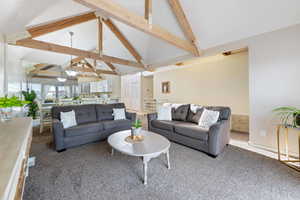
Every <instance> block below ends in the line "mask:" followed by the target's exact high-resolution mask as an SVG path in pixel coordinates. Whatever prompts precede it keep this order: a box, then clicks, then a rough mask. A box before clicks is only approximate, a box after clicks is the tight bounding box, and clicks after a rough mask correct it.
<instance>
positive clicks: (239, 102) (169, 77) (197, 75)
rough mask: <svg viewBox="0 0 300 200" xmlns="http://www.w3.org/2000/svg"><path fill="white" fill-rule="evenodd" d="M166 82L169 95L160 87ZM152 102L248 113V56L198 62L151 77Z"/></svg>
mask: <svg viewBox="0 0 300 200" xmlns="http://www.w3.org/2000/svg"><path fill="white" fill-rule="evenodd" d="M165 81H170V87H171V88H170V90H171V92H170V93H169V94H163V93H162V92H161V83H162V82H165ZM154 98H155V99H157V100H168V101H170V102H174V103H195V104H200V105H218V106H229V107H231V109H232V112H233V113H234V114H246V115H247V114H248V113H249V86H248V53H247V52H243V53H240V54H234V55H231V56H223V55H217V56H212V57H207V58H204V59H198V61H193V63H192V64H191V65H189V66H185V67H178V66H171V67H170V68H169V69H167V70H158V72H155V73H154Z"/></svg>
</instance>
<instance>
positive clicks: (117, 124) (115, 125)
mask: <svg viewBox="0 0 300 200" xmlns="http://www.w3.org/2000/svg"><path fill="white" fill-rule="evenodd" d="M101 123H103V126H104V129H105V130H109V129H119V128H128V129H129V128H130V127H131V121H130V120H128V119H125V120H107V121H102V122H101Z"/></svg>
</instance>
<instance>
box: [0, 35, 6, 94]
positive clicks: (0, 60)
mask: <svg viewBox="0 0 300 200" xmlns="http://www.w3.org/2000/svg"><path fill="white" fill-rule="evenodd" d="M4 56H5V54H4V37H3V35H1V34H0V97H1V96H3V95H4V65H5V64H4V62H5V59H4Z"/></svg>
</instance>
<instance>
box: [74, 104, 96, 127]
mask: <svg viewBox="0 0 300 200" xmlns="http://www.w3.org/2000/svg"><path fill="white" fill-rule="evenodd" d="M75 114H76V121H77V123H78V124H85V123H89V122H96V121H97V116H96V109H95V105H93V104H90V105H81V106H78V107H76V109H75Z"/></svg>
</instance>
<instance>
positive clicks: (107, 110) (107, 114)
mask: <svg viewBox="0 0 300 200" xmlns="http://www.w3.org/2000/svg"><path fill="white" fill-rule="evenodd" d="M113 108H125V105H124V103H114V104H96V113H97V120H98V121H104V120H114V116H113Z"/></svg>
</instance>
